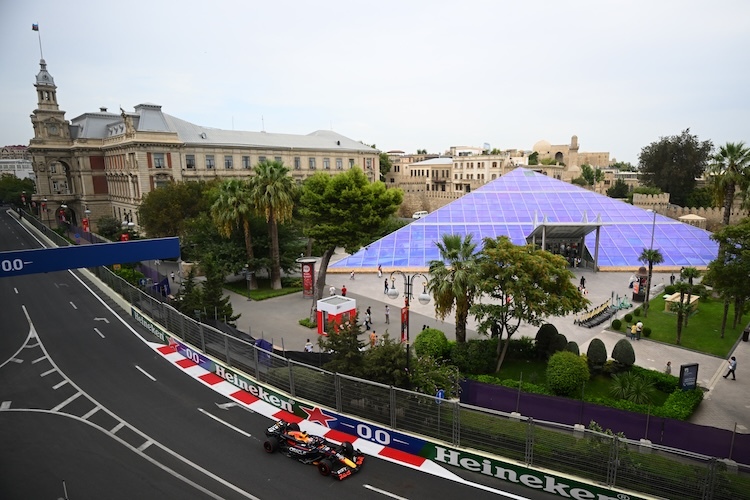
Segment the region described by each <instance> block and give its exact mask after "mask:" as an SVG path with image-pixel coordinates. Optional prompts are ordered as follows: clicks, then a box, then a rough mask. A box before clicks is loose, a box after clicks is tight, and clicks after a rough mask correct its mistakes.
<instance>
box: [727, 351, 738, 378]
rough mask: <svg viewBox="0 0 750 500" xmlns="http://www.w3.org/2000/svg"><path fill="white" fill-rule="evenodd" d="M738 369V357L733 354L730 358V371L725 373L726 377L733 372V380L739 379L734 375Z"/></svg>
mask: <svg viewBox="0 0 750 500" xmlns="http://www.w3.org/2000/svg"><path fill="white" fill-rule="evenodd" d="M736 369H737V358H735V357H734V356H732V358H731V359H730V360H729V371H728V372H727V374H726V375H724V378H727V377H728V376H729V374H730V373H731V374H732V380H737V378H736V377H735V376H734V371H735V370H736Z"/></svg>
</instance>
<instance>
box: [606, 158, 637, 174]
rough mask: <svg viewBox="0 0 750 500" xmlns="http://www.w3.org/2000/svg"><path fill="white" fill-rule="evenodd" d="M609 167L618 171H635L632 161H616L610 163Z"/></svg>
mask: <svg viewBox="0 0 750 500" xmlns="http://www.w3.org/2000/svg"><path fill="white" fill-rule="evenodd" d="M610 167H611V168H616V169H617V170H619V171H620V172H635V167H634V166H633V164H632V163H630V162H627V161H616V162H614V163H613V164H611V165H610Z"/></svg>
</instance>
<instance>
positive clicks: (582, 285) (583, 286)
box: [581, 276, 586, 290]
mask: <svg viewBox="0 0 750 500" xmlns="http://www.w3.org/2000/svg"><path fill="white" fill-rule="evenodd" d="M585 289H586V278H585V277H584V276H581V290H585Z"/></svg>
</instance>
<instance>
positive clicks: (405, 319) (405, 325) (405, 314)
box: [401, 307, 409, 342]
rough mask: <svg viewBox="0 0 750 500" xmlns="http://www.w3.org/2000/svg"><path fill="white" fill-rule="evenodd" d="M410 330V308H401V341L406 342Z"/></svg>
mask: <svg viewBox="0 0 750 500" xmlns="http://www.w3.org/2000/svg"><path fill="white" fill-rule="evenodd" d="M408 331H409V308H408V307H402V308H401V342H406V340H407V336H408V334H407V332H408Z"/></svg>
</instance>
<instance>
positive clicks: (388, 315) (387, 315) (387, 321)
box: [385, 304, 391, 325]
mask: <svg viewBox="0 0 750 500" xmlns="http://www.w3.org/2000/svg"><path fill="white" fill-rule="evenodd" d="M385 324H386V325H390V324H391V308H390V307H389V306H388V304H386V305H385Z"/></svg>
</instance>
